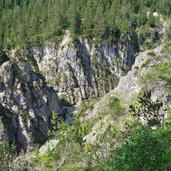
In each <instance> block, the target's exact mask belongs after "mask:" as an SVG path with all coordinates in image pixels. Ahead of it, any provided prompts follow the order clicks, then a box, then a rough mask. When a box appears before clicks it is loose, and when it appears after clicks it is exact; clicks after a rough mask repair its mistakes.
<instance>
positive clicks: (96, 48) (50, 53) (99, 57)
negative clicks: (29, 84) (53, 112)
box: [30, 34, 139, 104]
mask: <svg viewBox="0 0 171 171" xmlns="http://www.w3.org/2000/svg"><path fill="white" fill-rule="evenodd" d="M131 36H132V37H134V38H135V37H136V35H134V34H132V35H131ZM138 50H139V48H138V45H137V44H136V43H134V42H133V41H131V38H130V40H127V41H121V40H118V42H116V44H106V45H94V44H92V43H90V42H88V40H85V39H81V38H80V39H79V40H77V41H72V40H71V38H70V36H69V34H66V35H65V36H64V39H63V41H62V42H61V43H60V44H59V45H58V46H55V45H53V44H49V45H47V46H46V47H45V48H44V49H43V48H39V47H34V48H33V49H32V50H31V51H30V55H31V56H32V57H33V58H34V59H35V60H36V63H37V65H38V69H39V71H40V73H41V74H42V75H43V76H44V77H45V79H46V81H47V82H48V84H49V85H50V86H52V87H54V88H55V89H56V90H58V91H59V95H61V96H62V97H65V98H66V99H68V100H69V101H70V102H71V103H72V104H76V103H78V102H80V101H82V100H83V99H87V98H89V97H94V96H100V95H104V94H105V93H107V92H109V91H110V90H111V89H113V88H114V87H115V86H116V85H117V83H118V78H119V77H120V76H121V75H125V73H126V71H127V70H129V69H131V67H132V65H133V63H134V61H135V57H136V54H137V52H138Z"/></svg>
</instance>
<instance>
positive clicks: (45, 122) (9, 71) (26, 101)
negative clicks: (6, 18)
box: [0, 60, 62, 151]
mask: <svg viewBox="0 0 171 171" xmlns="http://www.w3.org/2000/svg"><path fill="white" fill-rule="evenodd" d="M0 77H1V78H0V117H1V124H0V131H1V132H0V138H1V141H2V140H8V141H10V142H11V143H15V144H16V145H17V148H18V151H20V150H24V151H26V150H30V149H31V148H33V147H34V145H36V144H37V145H41V144H43V143H44V142H45V141H46V139H47V137H48V130H49V128H51V122H50V119H51V115H52V111H54V112H58V113H59V114H61V113H62V108H61V107H60V104H59V100H58V96H57V93H56V91H55V90H54V89H53V88H52V87H48V86H47V84H46V82H45V80H44V78H43V77H42V76H41V75H40V74H38V73H35V72H33V71H32V70H31V65H30V64H29V62H28V61H26V60H23V61H15V63H11V61H7V62H4V63H3V64H2V65H1V67H0Z"/></svg>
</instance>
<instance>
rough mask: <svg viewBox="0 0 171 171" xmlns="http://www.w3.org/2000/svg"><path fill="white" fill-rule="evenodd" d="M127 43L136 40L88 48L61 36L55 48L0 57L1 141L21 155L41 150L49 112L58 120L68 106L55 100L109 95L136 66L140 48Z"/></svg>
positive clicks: (49, 46) (17, 51)
mask: <svg viewBox="0 0 171 171" xmlns="http://www.w3.org/2000/svg"><path fill="white" fill-rule="evenodd" d="M132 38H134V39H135V38H136V34H132V37H130V38H129V39H127V40H126V41H123V42H122V41H121V40H118V42H117V43H116V44H115V45H114V44H112V45H111V44H106V45H93V44H92V43H90V42H88V40H85V39H81V38H80V39H79V40H77V41H73V40H72V39H71V38H70V35H69V33H68V32H66V34H65V36H64V38H63V41H62V42H61V43H60V44H58V45H55V44H52V43H49V44H47V45H46V46H45V47H44V48H42V47H38V46H34V47H26V48H23V49H15V50H12V51H11V52H9V53H8V55H6V54H5V53H3V54H1V61H0V111H1V113H0V116H1V118H2V119H1V123H0V139H1V140H5V139H7V140H9V141H10V142H15V144H17V147H18V150H21V149H22V150H24V151H26V150H30V149H31V148H33V147H34V145H36V144H38V145H41V144H43V143H44V142H45V141H46V139H47V134H48V130H49V128H51V122H50V120H51V116H52V112H57V113H59V114H61V113H62V109H63V106H64V105H66V104H67V103H65V104H64V103H61V101H62V100H61V101H60V100H59V99H58V95H59V97H60V99H64V100H65V102H66V101H68V102H69V103H71V104H78V103H79V102H81V101H82V100H84V99H87V98H89V97H97V96H101V95H104V94H105V93H107V92H109V91H110V90H111V89H113V88H114V87H115V86H116V85H117V83H118V80H119V78H120V76H122V75H125V74H126V72H127V71H128V70H129V69H131V67H132V65H133V63H134V61H135V57H136V54H137V52H138V50H139V48H138V45H137V44H136V42H133V41H132ZM57 94H58V95H57ZM62 102H63V101H62Z"/></svg>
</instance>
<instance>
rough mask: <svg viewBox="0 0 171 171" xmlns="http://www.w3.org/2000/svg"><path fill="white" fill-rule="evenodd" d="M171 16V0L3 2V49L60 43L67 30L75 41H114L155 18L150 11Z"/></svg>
mask: <svg viewBox="0 0 171 171" xmlns="http://www.w3.org/2000/svg"><path fill="white" fill-rule="evenodd" d="M148 11H151V12H154V11H159V12H160V13H162V14H166V15H170V12H171V1H170V0H130V1H128V0H79V1H76V0H72V1H71V0H1V2H0V49H10V48H12V47H15V46H18V45H22V44H26V43H27V44H33V43H41V44H42V43H43V42H44V41H45V40H54V41H59V40H60V39H61V36H62V35H63V34H64V33H65V30H70V32H71V33H72V35H73V37H74V38H77V36H79V35H81V36H83V37H87V38H96V39H103V40H108V41H114V40H116V38H117V37H119V36H123V35H127V34H128V33H129V32H131V30H132V29H135V28H136V27H139V26H141V25H145V24H148V25H149V26H152V27H153V26H155V19H154V17H153V16H152V15H151V16H150V18H149V19H148V18H147V12H148Z"/></svg>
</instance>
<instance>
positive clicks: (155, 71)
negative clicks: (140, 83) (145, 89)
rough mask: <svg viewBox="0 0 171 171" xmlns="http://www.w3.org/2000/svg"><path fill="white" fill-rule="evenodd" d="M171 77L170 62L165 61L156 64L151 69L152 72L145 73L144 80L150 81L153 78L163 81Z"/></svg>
mask: <svg viewBox="0 0 171 171" xmlns="http://www.w3.org/2000/svg"><path fill="white" fill-rule="evenodd" d="M170 75H171V61H166V62H162V63H159V64H157V65H156V66H154V67H153V68H152V70H151V71H150V72H149V73H147V75H146V76H145V79H147V80H152V79H154V78H161V79H163V80H167V79H168V77H169V76H170Z"/></svg>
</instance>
